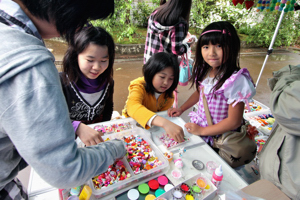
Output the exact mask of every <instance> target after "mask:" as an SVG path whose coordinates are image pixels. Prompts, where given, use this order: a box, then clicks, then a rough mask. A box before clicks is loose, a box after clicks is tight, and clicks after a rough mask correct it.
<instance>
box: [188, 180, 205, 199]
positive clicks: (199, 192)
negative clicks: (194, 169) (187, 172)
mask: <svg viewBox="0 0 300 200" xmlns="http://www.w3.org/2000/svg"><path fill="white" fill-rule="evenodd" d="M191 191H192V194H193V196H194V199H197V200H198V199H202V198H203V195H202V191H203V190H202V189H201V188H200V187H199V186H198V185H197V184H196V183H194V184H193V185H192V187H191Z"/></svg>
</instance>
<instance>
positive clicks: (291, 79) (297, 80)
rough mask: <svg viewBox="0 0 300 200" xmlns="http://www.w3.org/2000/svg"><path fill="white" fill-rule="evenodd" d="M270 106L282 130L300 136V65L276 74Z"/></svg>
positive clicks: (289, 66)
mask: <svg viewBox="0 0 300 200" xmlns="http://www.w3.org/2000/svg"><path fill="white" fill-rule="evenodd" d="M272 81H276V84H275V82H274V84H275V85H274V88H272V93H271V98H270V105H271V107H270V108H271V111H272V114H273V115H274V117H275V119H276V121H277V123H278V124H280V126H281V128H282V129H283V130H284V131H285V132H286V133H289V134H292V135H295V136H300V132H299V120H300V115H299V112H300V106H299V105H300V65H297V66H293V65H288V66H285V67H284V68H282V69H280V70H279V71H278V72H274V78H272V79H270V81H269V84H272Z"/></svg>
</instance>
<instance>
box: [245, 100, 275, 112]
mask: <svg viewBox="0 0 300 200" xmlns="http://www.w3.org/2000/svg"><path fill="white" fill-rule="evenodd" d="M251 103H253V104H254V105H256V106H260V107H261V109H260V110H251V111H250V112H249V111H248V109H247V107H246V105H245V109H244V114H245V115H247V114H250V113H255V112H261V111H262V112H268V111H270V108H269V107H268V106H266V105H264V104H262V103H260V102H259V101H256V100H254V99H253V102H251ZM250 108H252V106H250Z"/></svg>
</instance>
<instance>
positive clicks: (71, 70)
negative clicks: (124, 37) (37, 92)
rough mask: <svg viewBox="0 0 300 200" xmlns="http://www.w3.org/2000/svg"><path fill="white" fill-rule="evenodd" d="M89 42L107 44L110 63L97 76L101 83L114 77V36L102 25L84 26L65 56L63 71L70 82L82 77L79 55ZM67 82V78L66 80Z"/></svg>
mask: <svg viewBox="0 0 300 200" xmlns="http://www.w3.org/2000/svg"><path fill="white" fill-rule="evenodd" d="M89 44H96V45H99V46H107V51H108V56H109V64H108V67H107V69H106V70H105V71H104V72H103V73H102V74H101V75H100V76H99V77H98V78H97V79H99V80H100V84H102V83H104V82H105V81H106V82H109V80H110V79H111V78H112V77H113V65H114V61H115V43H114V40H113V38H112V36H111V35H110V34H109V33H108V32H107V31H105V30H104V29H103V28H101V27H93V26H91V27H89V28H84V29H82V30H81V31H80V32H78V33H76V34H75V39H74V44H73V45H69V47H68V49H67V51H66V53H65V56H64V58H63V72H64V73H65V74H67V75H68V79H69V81H70V82H75V83H76V82H77V80H78V78H79V77H80V68H79V65H78V55H79V54H80V53H81V52H83V51H84V50H85V49H86V48H87V47H88V46H89ZM64 81H65V82H66V83H67V82H68V81H67V80H64Z"/></svg>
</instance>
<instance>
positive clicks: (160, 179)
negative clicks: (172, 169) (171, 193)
mask: <svg viewBox="0 0 300 200" xmlns="http://www.w3.org/2000/svg"><path fill="white" fill-rule="evenodd" d="M157 181H158V183H159V184H160V185H162V186H165V185H166V184H167V183H168V182H169V180H168V178H167V177H165V176H160V177H158V178H157Z"/></svg>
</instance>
